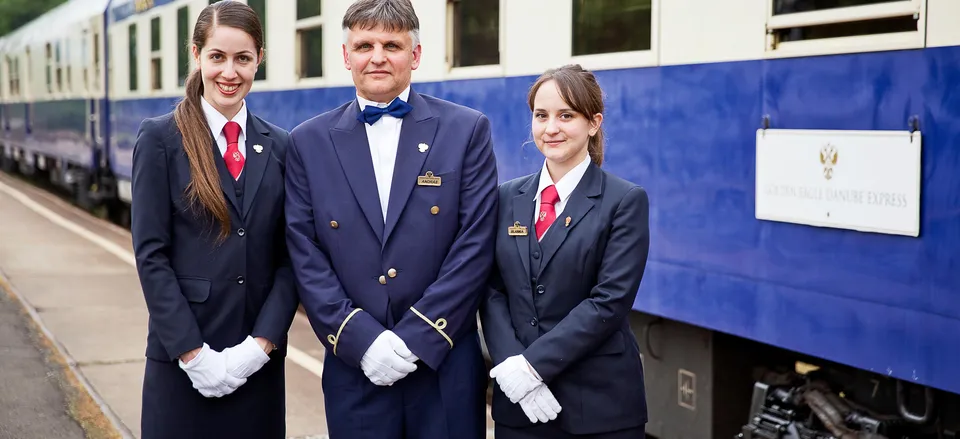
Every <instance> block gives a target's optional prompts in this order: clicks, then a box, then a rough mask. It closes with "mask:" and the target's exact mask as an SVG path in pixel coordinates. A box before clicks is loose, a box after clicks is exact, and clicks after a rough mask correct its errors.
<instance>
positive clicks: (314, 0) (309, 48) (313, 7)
mask: <svg viewBox="0 0 960 439" xmlns="http://www.w3.org/2000/svg"><path fill="white" fill-rule="evenodd" d="M296 28H297V59H298V61H297V75H298V76H299V77H300V78H301V79H302V78H320V77H323V18H322V17H321V15H320V0H297V24H296Z"/></svg>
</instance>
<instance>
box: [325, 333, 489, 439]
mask: <svg viewBox="0 0 960 439" xmlns="http://www.w3.org/2000/svg"><path fill="white" fill-rule="evenodd" d="M323 364H324V367H323V394H324V406H325V408H326V415H327V430H328V432H329V434H330V439H421V438H422V439H484V438H485V437H486V399H485V393H484V391H485V385H486V380H485V373H486V369H485V367H484V363H483V355H482V353H481V351H480V344H479V341H478V340H477V338H475V337H474V338H470V337H468V338H464V339H463V340H461V341H458V342H457V344H456V345H455V346H454V348H453V349H452V350H451V351H450V353H449V354H447V357H446V359H445V360H444V362H443V364H442V365H441V366H440V369H439V370H437V371H433V370H431V369H430V368H429V367H427V366H426V365H425V364H423V363H422V362H418V363H417V370H416V371H414V372H413V373H411V374H409V375H407V376H406V377H404V378H403V379H401V380H400V381H397V382H396V383H395V384H394V385H392V386H377V385H375V384H373V383H371V382H370V380H369V379H368V378H367V377H366V376H365V375H364V374H363V371H362V370H360V369H359V368H353V367H350V366H348V365H347V364H346V363H344V362H342V361H340V359H338V358H337V357H335V356H334V355H333V354H332V353H331V352H330V351H327V354H326V357H325V359H324V362H323Z"/></svg>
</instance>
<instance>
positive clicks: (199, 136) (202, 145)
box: [173, 1, 263, 241]
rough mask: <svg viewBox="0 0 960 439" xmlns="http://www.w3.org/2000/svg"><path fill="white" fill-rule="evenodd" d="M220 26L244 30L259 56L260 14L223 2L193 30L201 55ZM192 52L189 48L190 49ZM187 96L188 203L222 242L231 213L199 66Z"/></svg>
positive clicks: (181, 108)
mask: <svg viewBox="0 0 960 439" xmlns="http://www.w3.org/2000/svg"><path fill="white" fill-rule="evenodd" d="M216 26H229V27H234V28H237V29H240V30H242V31H244V32H246V33H247V34H248V35H250V37H251V38H253V41H254V44H255V45H256V47H257V54H258V56H259V53H260V51H261V49H262V48H263V26H262V25H261V24H260V18H259V17H257V14H256V12H254V11H253V9H251V8H250V7H249V6H247V5H246V4H244V3H240V2H236V1H220V2H217V3H214V4H211V5H208V6H207V7H205V8H203V10H202V11H200V17H199V18H197V24H196V26H195V28H194V30H193V41H192V43H193V44H194V45H196V46H197V52H198V53H199V52H200V50H201V49H203V46H204V45H205V44H206V43H207V38H208V37H209V36H210V34H211V33H212V32H213V29H214V27H216ZM187 49H188V50H189V47H188V48H187ZM185 88H186V93H185V95H184V97H183V99H181V100H180V102H178V103H177V108H176V109H175V110H174V112H173V116H174V119H175V120H176V122H177V128H178V129H179V130H180V134H181V135H182V136H183V150H184V152H186V154H187V160H188V161H189V162H190V184H188V185H187V194H186V195H187V199H188V200H189V202H190V205H191V206H192V207H198V205H199V207H202V208H203V209H205V210H206V211H207V212H209V213H210V214H211V215H213V217H214V219H215V220H216V221H217V222H219V223H220V235H219V240H220V241H222V240H224V239H226V237H227V236H229V235H230V211H229V210H227V199H226V198H225V197H224V195H223V191H221V190H220V173H219V172H218V171H217V164H216V161H215V160H216V159H215V158H214V155H213V148H212V146H211V144H210V142H211V141H212V139H211V134H212V133H211V132H210V125H209V124H207V118H206V116H205V115H204V113H203V107H202V106H201V105H200V97H201V96H203V77H202V75H201V73H200V69H199V66H198V68H196V69H194V70H193V71H192V72H190V74H189V75H188V76H187V80H186V84H185Z"/></svg>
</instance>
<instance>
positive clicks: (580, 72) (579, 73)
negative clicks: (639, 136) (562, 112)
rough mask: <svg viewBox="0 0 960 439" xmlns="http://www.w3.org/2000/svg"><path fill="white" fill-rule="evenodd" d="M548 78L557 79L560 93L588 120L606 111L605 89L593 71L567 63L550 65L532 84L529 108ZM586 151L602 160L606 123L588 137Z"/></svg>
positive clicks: (595, 160)
mask: <svg viewBox="0 0 960 439" xmlns="http://www.w3.org/2000/svg"><path fill="white" fill-rule="evenodd" d="M547 81H554V82H555V83H556V84H557V90H560V97H561V98H563V101H564V102H566V103H567V105H569V106H570V109H572V110H573V111H576V112H577V113H580V114H581V115H583V116H584V117H586V118H587V119H588V120H593V116H594V115H595V114H603V90H601V89H600V83H598V82H597V77H596V76H594V74H593V72H591V71H589V70H587V69H584V68H583V67H581V66H580V64H568V65H565V66H563V67H559V68H556V69H550V70H547V71H546V72H544V73H543V74H542V75H540V77H539V78H537V82H535V83H534V84H533V86H532V87H530V93H529V94H528V95H527V104H528V105H529V106H530V111H533V100H534V98H535V97H536V96H537V90H539V89H540V86H541V85H543V84H544V83H546V82H547ZM587 152H588V153H589V154H590V160H593V162H594V163H596V164H597V166H600V165H602V164H603V125H602V124H601V126H600V128H599V129H597V133H596V134H594V135H592V136H590V139H589V140H588V141H587Z"/></svg>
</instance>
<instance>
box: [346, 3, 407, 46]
mask: <svg viewBox="0 0 960 439" xmlns="http://www.w3.org/2000/svg"><path fill="white" fill-rule="evenodd" d="M341 26H342V27H343V39H344V42H346V40H347V34H348V33H349V31H350V30H351V29H366V30H369V29H376V28H383V29H385V30H387V31H388V32H410V38H411V39H412V40H413V46H414V47H416V46H417V45H418V44H420V19H419V18H417V12H416V11H415V10H414V9H413V3H411V2H410V0H357V1H355V2H353V4H352V5H350V7H349V8H347V12H346V13H345V14H343V23H342V25H341Z"/></svg>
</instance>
